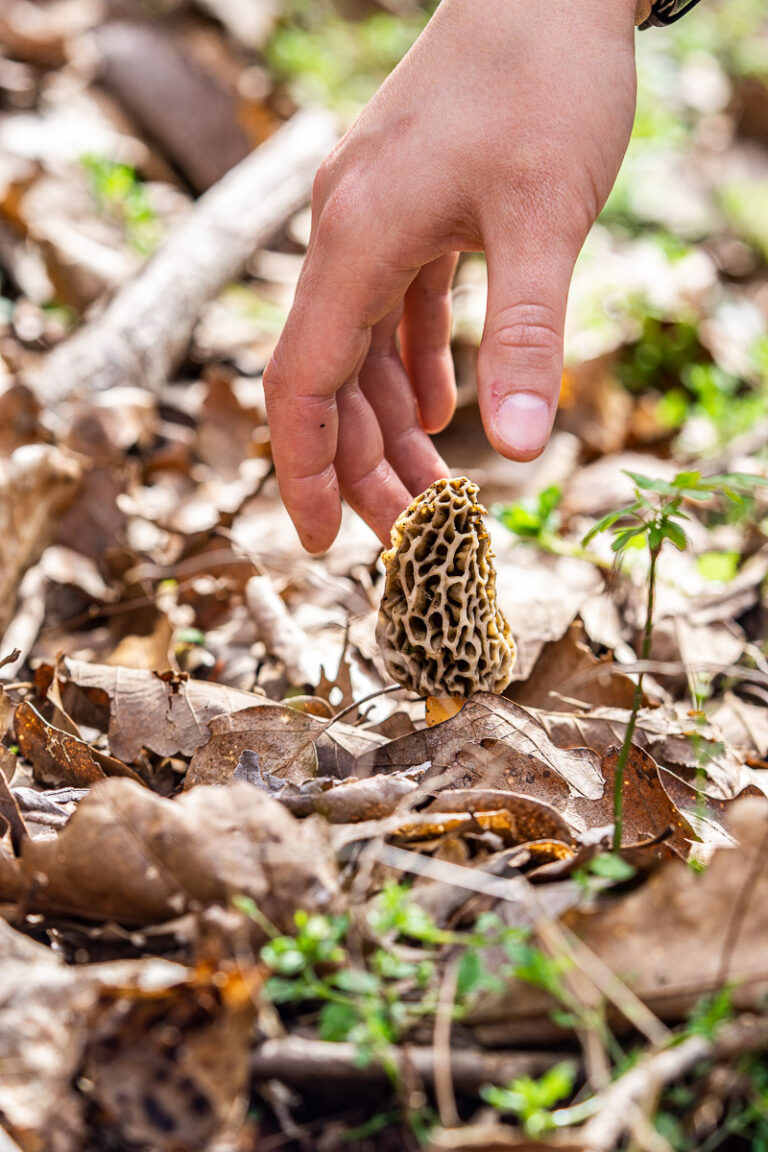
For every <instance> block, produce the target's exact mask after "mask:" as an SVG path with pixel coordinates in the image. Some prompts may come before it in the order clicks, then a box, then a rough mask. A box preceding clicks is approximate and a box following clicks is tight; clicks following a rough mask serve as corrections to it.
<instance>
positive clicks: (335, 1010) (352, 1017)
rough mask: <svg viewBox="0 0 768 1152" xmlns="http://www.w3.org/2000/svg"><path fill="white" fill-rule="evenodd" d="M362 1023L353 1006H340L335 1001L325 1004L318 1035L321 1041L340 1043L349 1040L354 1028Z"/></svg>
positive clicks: (321, 1013) (321, 1012)
mask: <svg viewBox="0 0 768 1152" xmlns="http://www.w3.org/2000/svg"><path fill="white" fill-rule="evenodd" d="M359 1023H360V1016H359V1014H358V1012H357V1011H356V1009H355V1008H354V1006H353V1005H352V1004H339V1003H336V1002H335V1001H334V1002H333V1003H331V1004H324V1005H323V1007H322V1008H321V1010H320V1018H319V1020H318V1025H317V1034H318V1036H319V1037H320V1039H321V1040H331V1041H333V1042H334V1043H338V1042H340V1041H342V1040H347V1039H348V1038H349V1034H350V1032H351V1031H352V1029H353V1028H355V1027H356V1026H357V1025H358V1024H359Z"/></svg>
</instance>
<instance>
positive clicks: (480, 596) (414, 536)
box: [376, 476, 515, 697]
mask: <svg viewBox="0 0 768 1152" xmlns="http://www.w3.org/2000/svg"><path fill="white" fill-rule="evenodd" d="M477 492H478V489H477V485H476V484H473V483H472V481H471V480H468V479H467V478H466V476H461V477H459V478H457V479H455V480H438V481H436V482H435V483H434V484H431V485H430V487H429V488H427V490H426V492H423V493H422V494H421V496H418V497H417V498H416V499H415V500H414V502H413V503H412V504H411V505H410V507H409V508H407V509H406V510H405V512H403V513H402V515H401V516H400V517H399V518H398V519H397V520H396V522H395V525H394V527H393V528H392V547H391V548H390V549H389V550H388V551H386V552H384V553H383V555H382V559H383V561H384V565H385V568H386V583H385V586H384V595H383V597H382V600H381V607H380V609H379V621H378V625H377V628H376V639H377V641H378V644H379V646H380V648H381V650H382V653H383V656H384V663H385V664H386V667H387V671H388V672H389V674H390V675H391V676H392V678H393V679H394V680H396V681H397V683H398V684H402V685H403V687H404V688H409V689H410V690H411V691H413V692H418V693H419V695H421V696H460V697H466V696H469V695H470V694H471V693H472V692H479V691H486V692H501V691H502V690H503V689H504V688H506V686H507V684H508V683H509V680H510V677H511V674H512V665H513V664H514V661H515V645H514V641H513V640H512V637H511V635H510V632H509V625H508V624H507V621H506V620H505V619H504V616H503V615H502V613H501V611H500V609H499V608H498V606H497V604H496V572H495V569H494V566H493V553H492V551H491V548H490V541H489V539H488V533H487V531H486V528H485V525H484V524H483V520H482V517H483V513H484V512H485V508H484V507H483V506H482V504H478V503H477V499H476V498H477Z"/></svg>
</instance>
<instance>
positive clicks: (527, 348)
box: [477, 238, 575, 460]
mask: <svg viewBox="0 0 768 1152" xmlns="http://www.w3.org/2000/svg"><path fill="white" fill-rule="evenodd" d="M486 255H487V260H488V309H487V313H486V322H485V330H484V332H483V339H482V343H481V346H480V353H479V356H478V365H477V374H478V399H479V403H480V412H481V415H482V418H483V424H484V426H485V430H486V433H487V435H488V439H489V440H490V442H491V444H492V445H493V447H494V448H495V449H496V451H497V452H499V453H501V455H502V456H507V457H508V458H510V459H514V460H532V459H533V458H534V457H535V456H538V455H539V453H540V452H541V451H542V450H543V449H544V447H545V445H546V443H547V440H548V439H549V435H550V432H551V429H552V423H553V421H554V418H555V412H556V409H557V402H558V398H559V396H560V386H561V382H562V374H563V330H564V327H565V308H566V302H567V298H568V286H569V284H570V278H571V273H572V271H573V263H574V258H575V257H574V256H572V255H571V254H570V251H565V250H564V251H562V252H558V251H557V249H556V247H555V246H554V245H547V244H543V245H542V246H541V249H540V250H539V251H537V252H536V253H535V254H534V255H530V254H526V253H525V252H520V251H518V252H516V251H515V250H514V249H511V248H510V245H509V242H508V240H507V239H506V238H504V239H503V241H502V242H501V243H497V244H493V243H489V244H488V248H487V253H486Z"/></svg>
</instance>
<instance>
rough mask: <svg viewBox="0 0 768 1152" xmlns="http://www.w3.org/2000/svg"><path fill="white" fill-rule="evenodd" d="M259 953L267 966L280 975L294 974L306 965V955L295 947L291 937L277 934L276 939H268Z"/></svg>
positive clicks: (301, 970) (302, 969)
mask: <svg viewBox="0 0 768 1152" xmlns="http://www.w3.org/2000/svg"><path fill="white" fill-rule="evenodd" d="M260 955H261V959H262V960H263V961H264V963H265V964H266V965H267V967H268V968H271V969H272V971H273V972H279V973H280V975H281V976H296V975H298V973H299V972H303V971H304V969H305V968H306V967H307V957H306V955H305V954H304V952H302V951H301V949H300V948H297V947H296V942H295V941H294V940H293V939H292V938H291V937H287V936H279V937H278V938H277V940H270V942H269V943H268V944H265V945H264V947H263V948H262V949H261V953H260Z"/></svg>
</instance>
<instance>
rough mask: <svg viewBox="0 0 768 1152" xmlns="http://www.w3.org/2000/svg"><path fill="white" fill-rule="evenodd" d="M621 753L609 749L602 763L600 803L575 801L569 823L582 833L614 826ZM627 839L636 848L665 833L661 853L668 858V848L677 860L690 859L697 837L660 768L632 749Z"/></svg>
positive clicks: (627, 781) (626, 801) (626, 797)
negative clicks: (614, 801)
mask: <svg viewBox="0 0 768 1152" xmlns="http://www.w3.org/2000/svg"><path fill="white" fill-rule="evenodd" d="M620 751H621V750H620V749H619V748H618V747H615V748H609V749H608V750H607V752H606V753H605V755H604V756H603V759H602V761H601V765H600V766H601V768H602V772H603V777H604V779H605V792H604V793H603V797H602V799H601V800H597V801H595V800H581V799H579V798H578V797H573V798H572V799H571V801H570V802H569V805H568V811H567V813H566V815H567V818H568V820H569V821H570V822H571V823H572V825H575V826H576V827H577V828H578V827H579V825H580V824H582V821H583V825H582V827H580V828H579V831H584V830H586V829H587V828H602V827H604V826H605V825H608V824H612V823H613V783H614V779H615V770H616V764H617V762H618V759H619V755H620ZM623 810H624V835H623V843H625V844H637V843H639V842H641V841H644V840H652V839H653V838H654V837H655V836H659V835H661V833H663V832H664V831H665V829H668V830H669V833H670V834H669V835H668V836H667V837H666V838H665V839H664V841H663V843H662V844H660V845H659V847H658V852H659V853H663V854H664V855H667V854H668V853H667V851H666V849H667V846H668V847H669V848H671V849H672V850H673V851H674V852H676V853H677V855H678V856H682V857H683V858H687V856H688V855H689V853H690V848H691V843H692V842H693V841H694V840H696V839H697V836H696V833H695V831H694V829H693V827H692V826H691V824H690V823H689V822H688V820H687V819H686V817H685V816H684V815H683V814H682V813H681V812H680V811H679V809H678V808H677V807H676V805H675V804H674V802H673V801H672V799H671V798H670V796H669V795H668V793H667V791H666V790H665V788H664V785H663V784H662V782H661V777H660V775H659V768H658V765H657V764H656V763H655V761H654V760H653V758H652V757H651V756H649V755H648V753H647V752H644V751H643V750H642V749H641V748H636V747H635V746H634V745H632V747H631V749H630V752H629V758H628V760H627V764H626V769H625V774H624V809H623ZM648 851H652V849H648Z"/></svg>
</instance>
